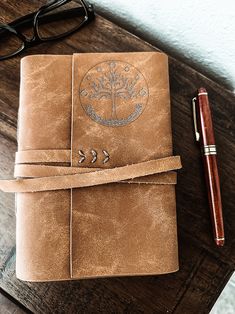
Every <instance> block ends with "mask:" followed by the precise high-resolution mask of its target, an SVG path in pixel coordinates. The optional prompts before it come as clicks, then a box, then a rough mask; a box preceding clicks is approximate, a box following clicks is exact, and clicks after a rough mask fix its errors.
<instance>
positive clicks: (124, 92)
mask: <svg viewBox="0 0 235 314" xmlns="http://www.w3.org/2000/svg"><path fill="white" fill-rule="evenodd" d="M79 93H80V102H81V105H82V107H83V109H84V110H85V112H86V114H87V115H88V116H89V117H90V118H91V119H92V120H94V121H96V122H98V123H100V124H102V125H105V126H113V127H114V126H123V125H126V124H129V123H131V122H132V121H134V120H136V119H137V118H138V117H139V116H140V115H141V113H142V112H143V110H144V108H145V105H146V103H147V99H148V86H147V83H146V81H145V78H144V76H143V75H142V73H141V72H140V71H139V70H138V69H137V68H135V67H134V66H132V65H131V64H128V63H126V62H122V61H105V62H102V63H99V64H97V65H96V66H94V67H93V68H91V69H90V70H89V71H88V72H87V73H86V74H85V76H84V78H83V79H82V81H81V84H80V89H79Z"/></svg>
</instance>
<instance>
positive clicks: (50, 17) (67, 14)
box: [0, 7, 94, 34]
mask: <svg viewBox="0 0 235 314" xmlns="http://www.w3.org/2000/svg"><path fill="white" fill-rule="evenodd" d="M36 13H37V12H33V13H30V14H27V15H25V16H23V17H20V18H19V19H17V20H15V21H13V22H11V23H9V24H8V25H9V26H11V27H13V28H16V29H18V28H20V27H22V26H24V27H27V26H33V21H34V16H35V14H36ZM84 13H85V9H84V8H83V7H79V8H73V9H68V10H64V11H61V12H57V13H51V14H47V15H42V16H39V17H38V18H39V20H40V23H42V24H44V23H48V22H54V21H58V20H61V19H65V18H71V17H78V16H82V15H84ZM89 13H90V14H91V15H90V17H92V16H93V15H94V13H93V12H91V11H89ZM4 32H5V31H4V30H0V34H3V33H4Z"/></svg>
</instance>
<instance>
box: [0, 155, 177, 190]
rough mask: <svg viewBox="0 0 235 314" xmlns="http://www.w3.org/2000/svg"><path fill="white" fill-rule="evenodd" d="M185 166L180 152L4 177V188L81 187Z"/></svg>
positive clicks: (52, 188)
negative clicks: (76, 169) (69, 171)
mask: <svg viewBox="0 0 235 314" xmlns="http://www.w3.org/2000/svg"><path fill="white" fill-rule="evenodd" d="M181 167H182V165H181V161H180V156H170V157H165V158H161V159H155V160H150V161H144V162H140V163H136V164H131V165H126V166H123V167H116V168H110V169H103V170H95V171H92V172H84V173H74V174H66V175H60V174H59V175H55V176H46V177H39V178H33V179H16V180H0V189H1V190H2V191H4V192H36V191H53V190H64V189H72V188H81V187H88V186H95V185H101V184H107V183H113V182H120V181H122V180H129V179H134V178H138V177H143V176H147V175H152V174H156V173H163V172H167V171H171V170H177V169H180V168H181Z"/></svg>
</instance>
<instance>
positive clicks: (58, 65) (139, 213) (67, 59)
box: [15, 52, 178, 281]
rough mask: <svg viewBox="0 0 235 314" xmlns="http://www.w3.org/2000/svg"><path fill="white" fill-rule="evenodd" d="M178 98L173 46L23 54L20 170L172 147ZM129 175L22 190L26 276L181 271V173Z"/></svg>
mask: <svg viewBox="0 0 235 314" xmlns="http://www.w3.org/2000/svg"><path fill="white" fill-rule="evenodd" d="M169 99H170V98H169V80H168V59H167V56H166V55H165V54H163V53H158V52H138V53H93V54H91V53H84V54H74V55H73V56H55V55H54V56H53V55H36V56H28V57H25V58H23V59H22V62H21V88H20V107H19V118H18V121H19V122H18V123H19V125H18V155H17V156H16V158H17V159H16V162H17V163H18V166H17V167H18V168H16V170H15V171H16V176H21V177H34V178H36V179H28V180H37V177H38V176H39V175H41V176H42V177H45V178H47V176H48V177H49V176H51V175H55V176H56V175H58V174H63V175H66V178H67V177H68V176H69V175H70V174H72V173H73V174H75V175H76V173H77V172H78V171H80V170H78V171H76V169H78V168H79V169H81V168H84V169H85V170H84V171H85V174H84V175H87V171H88V170H89V169H91V170H92V169H93V170H95V169H97V168H98V169H101V170H102V169H110V168H111V169H113V168H115V167H123V166H126V165H131V164H138V163H142V162H143V163H144V162H146V161H150V160H152V159H159V158H160V159H161V158H164V157H170V156H172V135H171V114H170V100H169ZM50 151H52V152H50ZM54 151H56V152H59V153H56V154H55V153H54ZM40 152H42V153H40ZM30 158H31V159H30ZM37 158H39V159H37ZM166 160H167V159H166ZM24 163H28V165H24ZM163 163H164V161H163ZM144 164H146V163H144ZM42 165H44V166H42ZM55 165H56V166H57V167H54V166H55ZM70 167H73V168H71V169H73V170H70V171H67V170H66V168H67V169H70ZM88 168H89V169H88ZM55 169H56V170H55ZM74 169H75V170H74ZM86 169H88V170H86ZM133 169H134V168H133ZM162 171H166V170H162ZM113 175H114V174H113ZM115 175H116V174H115ZM108 176H109V174H108V173H106V172H103V177H108ZM129 177H130V176H129ZM129 177H128V178H129ZM133 177H134V176H133ZM48 179H49V178H48ZM45 180H46V179H45ZM61 180H62V181H63V179H61ZM89 180H90V179H89ZM114 181H115V180H114ZM116 181H118V180H116ZM32 182H33V181H32ZM107 182H111V181H107ZM123 183H124V184H120V182H114V183H108V184H100V183H99V185H97V186H89V187H81V188H73V189H72V188H71V189H59V190H51V191H45V190H44V189H43V190H42V191H40V192H33V193H31V192H22V193H19V192H18V193H17V195H16V202H17V239H16V241H17V257H16V275H17V277H18V278H20V279H22V280H29V281H49V280H68V279H77V278H88V277H103V276H126V275H149V274H163V273H170V272H174V271H177V270H178V248H177V232H176V209H175V185H174V184H175V183H176V182H175V173H172V172H163V173H159V174H155V175H154V174H153V175H150V176H146V178H145V177H142V178H140V179H138V178H137V179H131V177H130V179H129V183H136V184H129V183H128V182H127V181H125V180H124V182H123ZM43 184H44V183H43ZM43 184H41V186H42V185H43ZM71 186H72V185H71Z"/></svg>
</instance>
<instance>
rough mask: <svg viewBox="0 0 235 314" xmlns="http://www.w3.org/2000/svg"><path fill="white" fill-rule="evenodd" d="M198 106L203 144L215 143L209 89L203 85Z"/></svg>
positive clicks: (198, 97)
mask: <svg viewBox="0 0 235 314" xmlns="http://www.w3.org/2000/svg"><path fill="white" fill-rule="evenodd" d="M196 106H197V117H198V123H199V129H200V140H201V144H202V145H215V136H214V129H213V122H212V114H211V108H210V104H209V99H208V94H207V91H206V89H205V88H203V87H201V88H199V90H198V95H197V102H196Z"/></svg>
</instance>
